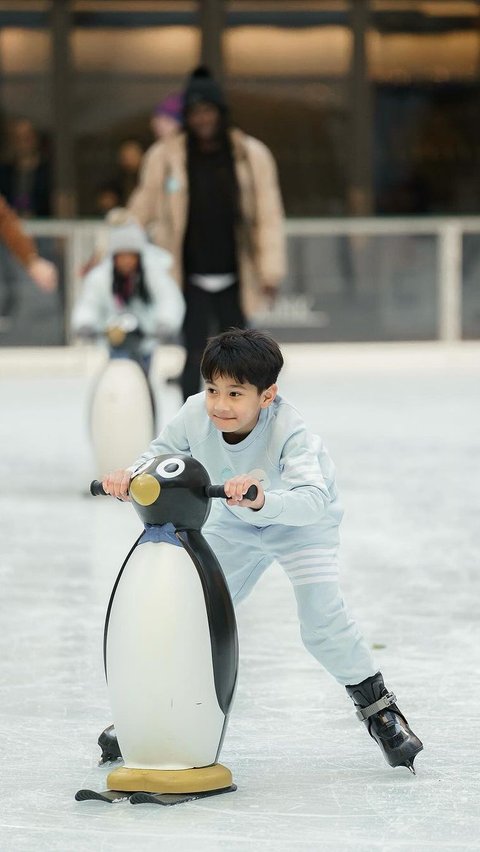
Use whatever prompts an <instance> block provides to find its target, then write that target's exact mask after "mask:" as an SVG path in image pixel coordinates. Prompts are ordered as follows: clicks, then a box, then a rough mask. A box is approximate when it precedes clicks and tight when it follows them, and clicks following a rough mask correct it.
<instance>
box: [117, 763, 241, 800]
mask: <svg viewBox="0 0 480 852" xmlns="http://www.w3.org/2000/svg"><path fill="white" fill-rule="evenodd" d="M232 783H233V781H232V773H231V772H230V770H229V769H227V767H226V766H222V764H221V763H214V764H213V765H212V766H202V767H200V768H199V769H128V768H127V767H126V766H121V767H120V768H119V769H114V770H113V772H110V774H109V775H108V777H107V786H108V789H109V790H121V791H122V792H127V793H136V792H139V791H142V792H144V793H205V792H207V791H209V790H223V789H225V788H226V787H231V785H232Z"/></svg>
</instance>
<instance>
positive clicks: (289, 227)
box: [25, 216, 480, 343]
mask: <svg viewBox="0 0 480 852" xmlns="http://www.w3.org/2000/svg"><path fill="white" fill-rule="evenodd" d="M25 229H26V230H27V231H28V232H29V233H30V234H31V235H32V236H34V237H35V238H39V237H57V238H61V239H62V240H64V241H65V252H64V261H65V317H66V323H65V326H66V342H67V343H70V342H72V341H71V332H70V325H69V317H70V316H71V311H72V307H73V304H74V301H75V299H76V297H77V295H78V292H79V289H80V286H81V275H80V270H81V269H82V266H83V265H84V264H85V263H86V261H87V260H88V259H89V258H90V257H91V256H92V254H93V252H94V251H95V249H96V248H98V247H102V246H103V245H105V235H106V226H105V224H104V223H103V222H102V221H98V220H81V221H78V220H29V221H28V222H25ZM285 231H286V236H287V241H288V242H289V245H290V247H291V245H292V243H293V241H294V238H296V237H319V238H320V237H329V236H332V237H347V238H357V237H370V238H378V237H382V236H390V237H395V236H396V237H408V236H412V237H420V236H421V235H424V236H430V237H434V238H435V239H436V258H435V266H436V270H437V272H436V280H435V294H436V305H437V307H436V318H435V329H436V334H435V337H436V339H438V340H441V341H456V340H460V339H461V337H462V262H463V255H462V253H463V237H464V235H466V234H477V235H479V237H480V217H477V216H460V217H432V218H426V217H423V218H418V217H409V218H406V217H405V218H388V219H379V218H342V219H340V218H338V219H288V220H287V221H286V223H285ZM302 274H303V270H298V269H296V268H295V259H294V258H293V260H292V258H291V259H290V274H289V279H290V280H291V281H293V282H294V284H297V283H298V279H300V278H301V277H302ZM318 274H319V276H321V275H322V270H321V269H320V270H319V272H318ZM287 295H288V297H289V300H288V299H287V300H285V302H284V306H283V311H284V318H283V320H282V318H281V317H280V319H277V324H278V325H281V324H282V322H284V323H285V322H286V324H287V325H289V324H290V323H291V324H292V326H297V327H301V325H302V317H301V312H302V292H301V287H300V285H299V290H298V292H297V290H296V289H295V287H294V288H293V289H290V291H289V292H288V294H287ZM295 300H297V301H296V302H295ZM278 310H279V311H281V310H282V308H281V305H280V306H279V307H278ZM303 310H304V311H305V312H306V313H308V304H306V305H303ZM317 313H319V314H320V313H321V312H317ZM295 315H296V316H297V319H295ZM272 317H273V322H274V323H275V311H274V312H273V314H270V317H269V319H270V320H272ZM318 322H319V324H320V325H321V317H320V319H319V320H318ZM270 324H271V323H270ZM418 339H423V338H422V337H419V338H418Z"/></svg>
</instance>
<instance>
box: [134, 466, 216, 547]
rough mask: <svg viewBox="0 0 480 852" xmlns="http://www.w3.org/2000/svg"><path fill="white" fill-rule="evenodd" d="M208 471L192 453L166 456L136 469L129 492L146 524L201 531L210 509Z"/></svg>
mask: <svg viewBox="0 0 480 852" xmlns="http://www.w3.org/2000/svg"><path fill="white" fill-rule="evenodd" d="M207 485H210V478H209V476H208V473H207V471H206V470H205V468H204V467H203V465H201V464H200V462H198V461H196V459H192V458H190V456H182V455H173V454H171V455H170V454H169V455H164V456H157V457H156V458H154V459H150V460H149V461H148V462H145V464H143V465H142V466H141V467H140V468H138V470H136V471H135V473H134V475H133V477H132V479H131V481H130V487H129V494H130V497H131V499H132V502H133V505H134V507H135V510H136V511H137V513H138V515H139V516H140V518H141V519H142V521H143V522H144V523H146V524H168V523H170V524H173V526H174V527H175V529H180V530H181V529H188V530H199V529H200V528H201V527H202V526H203V524H204V523H205V521H206V519H207V517H208V513H209V511H210V500H209V498H208V497H207V495H206V493H205V487H206V486H207Z"/></svg>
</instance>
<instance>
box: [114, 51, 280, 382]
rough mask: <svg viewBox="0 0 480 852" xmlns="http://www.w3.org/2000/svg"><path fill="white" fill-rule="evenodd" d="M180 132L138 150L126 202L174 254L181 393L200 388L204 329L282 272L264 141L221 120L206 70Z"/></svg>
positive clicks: (261, 296) (255, 305) (244, 317)
mask: <svg viewBox="0 0 480 852" xmlns="http://www.w3.org/2000/svg"><path fill="white" fill-rule="evenodd" d="M184 125H185V131H184V132H182V133H180V134H178V135H177V136H174V137H172V138H170V139H168V140H166V141H163V142H159V143H156V144H154V145H153V146H152V147H151V148H150V149H149V150H148V151H147V153H146V154H145V157H144V162H143V166H142V171H141V178H140V184H139V186H138V188H137V189H136V190H135V191H134V193H133V195H132V197H131V199H130V202H129V208H130V209H131V210H132V212H133V213H134V214H135V216H136V217H137V218H138V219H139V220H140V222H141V223H142V225H144V227H146V228H147V229H148V232H149V234H150V236H151V238H152V239H153V241H154V242H155V243H157V245H159V246H161V247H162V248H164V249H166V250H167V251H169V252H171V254H172V255H173V257H174V275H175V277H176V279H177V281H178V283H179V285H180V286H181V287H182V288H183V289H184V295H185V301H186V314H185V321H184V326H183V336H184V343H185V348H186V361H185V367H184V370H183V374H182V379H181V384H182V390H183V395H184V398H185V399H187V397H188V396H190V395H191V394H193V393H197V392H198V390H199V389H200V361H201V357H202V353H203V350H204V348H205V345H206V342H207V339H208V337H209V335H211V334H216V333H220V332H222V331H225V330H226V329H228V328H230V327H239V328H243V327H245V325H246V324H247V322H248V319H249V317H251V316H252V314H253V313H254V312H255V310H256V309H259V308H260V307H261V306H262V300H265V299H267V300H270V301H272V300H273V298H274V296H275V293H276V291H277V288H278V286H279V284H280V282H281V280H282V278H283V277H284V275H285V272H286V260H285V255H286V252H285V237H284V232H283V219H284V213H283V205H282V199H281V195H280V189H279V184H278V178H277V170H276V165H275V161H274V159H273V156H272V154H271V153H270V151H269V150H268V148H267V147H266V146H265V145H264V144H263V143H262V142H260V141H259V140H258V139H254V138H253V137H251V136H248V135H247V134H246V133H243V132H242V131H241V130H238V129H237V128H230V127H229V124H228V110H227V105H226V103H225V100H224V96H223V92H222V90H221V88H220V87H219V85H218V84H217V83H216V82H215V80H213V79H212V77H211V76H210V74H209V72H208V71H207V69H205V68H203V67H201V68H198V69H197V70H196V71H194V72H193V74H192V75H191V77H190V79H189V82H188V85H187V87H186V90H185V94H184Z"/></svg>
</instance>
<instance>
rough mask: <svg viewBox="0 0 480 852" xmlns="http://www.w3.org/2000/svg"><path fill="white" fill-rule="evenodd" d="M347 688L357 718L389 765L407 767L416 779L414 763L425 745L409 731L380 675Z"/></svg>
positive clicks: (391, 693) (392, 695)
mask: <svg viewBox="0 0 480 852" xmlns="http://www.w3.org/2000/svg"><path fill="white" fill-rule="evenodd" d="M345 688H346V690H347V692H348V694H349V696H350V698H351V699H352V701H353V703H354V704H355V707H357V716H358V718H359V719H360V721H361V722H365V723H366V725H367V726H368V733H369V734H370V736H371V737H373V739H374V740H376V742H377V743H378V745H379V746H380V748H381V750H382V752H383V755H384V757H385V760H386V761H387V763H389V764H390V766H406V767H407V769H409V770H410V772H413V774H414V775H415V770H414V768H413V761H414V759H415V757H416V755H417V754H418V752H419V751H421V750H422V749H423V743H422V742H421V741H420V740H419V739H418V737H417V736H416V735H415V734H414V733H413V731H412V730H411V729H410V728H409V726H408V722H407V720H406V719H405V716H404V715H403V713H401V712H400V710H399V709H398V707H397V705H396V704H395V701H396V698H395V695H394V694H393V692H388V690H387V688H386V687H385V684H384V682H383V677H382V675H381V673H380V672H377V674H376V675H373V677H369V678H367V679H366V680H362V682H361V683H358V684H356V685H355V686H346V687H345Z"/></svg>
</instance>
